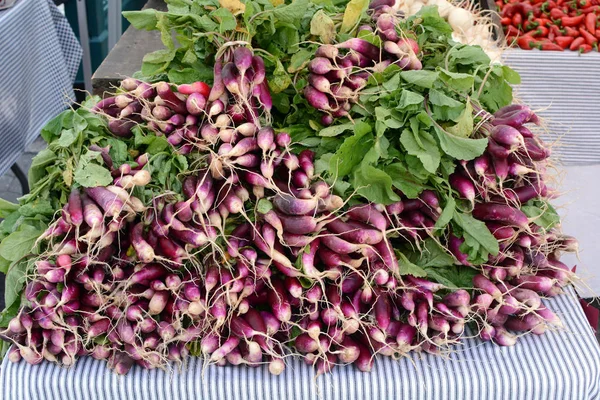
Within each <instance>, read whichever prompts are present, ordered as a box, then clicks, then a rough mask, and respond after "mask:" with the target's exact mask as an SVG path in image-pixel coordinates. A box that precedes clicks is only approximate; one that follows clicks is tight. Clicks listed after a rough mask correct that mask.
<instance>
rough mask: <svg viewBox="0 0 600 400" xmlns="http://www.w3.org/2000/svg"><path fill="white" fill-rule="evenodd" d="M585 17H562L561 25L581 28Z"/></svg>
mask: <svg viewBox="0 0 600 400" xmlns="http://www.w3.org/2000/svg"><path fill="white" fill-rule="evenodd" d="M584 18H585V15H579V16H577V17H562V18H561V20H560V24H561V25H562V26H579V25H581V23H582V22H583V19H584Z"/></svg>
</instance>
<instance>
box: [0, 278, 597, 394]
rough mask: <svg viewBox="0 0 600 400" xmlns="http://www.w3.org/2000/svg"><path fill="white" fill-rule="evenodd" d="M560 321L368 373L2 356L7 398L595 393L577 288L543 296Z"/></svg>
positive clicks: (380, 365) (382, 363)
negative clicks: (114, 367) (122, 369)
mask: <svg viewBox="0 0 600 400" xmlns="http://www.w3.org/2000/svg"><path fill="white" fill-rule="evenodd" d="M548 305H549V306H550V307H551V308H552V309H553V310H554V311H556V312H557V313H558V314H559V315H560V316H561V317H562V319H563V321H564V322H565V324H566V328H565V329H564V330H561V331H554V332H549V333H547V334H545V335H542V336H534V335H530V336H527V337H524V338H522V339H521V340H520V341H519V342H518V343H517V345H516V346H514V347H498V346H495V345H494V344H492V343H481V342H479V341H477V340H474V339H471V340H467V341H466V342H465V343H464V345H463V346H461V347H458V348H456V352H455V353H454V354H453V355H452V356H451V357H450V358H448V359H443V358H440V357H433V356H431V355H424V356H423V357H422V358H420V359H419V358H418V357H415V358H413V359H403V360H400V361H393V360H390V359H388V358H383V357H382V358H378V359H377V361H376V363H375V368H374V370H373V371H372V372H371V373H361V372H358V371H357V370H356V369H355V368H353V367H338V368H335V369H334V370H333V372H332V373H331V374H329V375H325V376H321V377H319V378H317V379H315V377H314V372H313V370H312V369H311V368H310V367H308V366H306V365H305V364H304V363H302V362H299V361H292V360H290V361H289V362H288V367H287V369H286V370H285V372H284V373H283V374H282V375H280V376H271V375H269V373H268V371H267V368H266V367H265V368H249V367H239V366H238V367H215V366H210V367H206V368H203V365H202V360H200V359H192V360H191V362H190V363H189V365H188V367H187V369H185V370H184V371H183V372H164V371H157V370H152V371H146V370H143V369H141V368H138V367H134V369H133V370H132V371H131V372H130V373H129V375H126V376H123V377H120V376H117V375H115V374H113V373H112V372H110V371H108V370H107V369H106V365H105V363H104V362H100V361H96V360H93V359H91V358H83V359H81V360H79V361H78V363H77V364H76V365H75V367H74V368H71V369H64V368H60V367H58V366H56V365H54V364H50V363H42V364H40V365H36V366H31V365H28V364H26V363H25V362H20V363H18V364H13V363H11V362H9V361H7V360H5V361H4V363H3V364H2V367H1V370H0V385H1V387H0V389H1V391H0V398H2V399H4V400H25V399H30V400H58V399H73V400H87V399H90V400H91V399H93V400H112V399H115V400H116V399H122V400H125V399H127V400H134V399H157V400H158V399H161V400H170V399H178V400H179V399H181V400H188V399H189V400H234V399H235V400H263V399H264V400H267V399H268V400H281V399H283V400H308V399H323V400H376V399H377V400H379V399H380V400H391V399H423V400H425V399H427V400H433V399H445V400H450V399H457V400H458V399H461V400H467V399H476V400H485V399H511V400H519V399H522V400H535V399H539V400H567V399H580V400H584V399H586V400H591V399H600V347H599V346H598V342H597V341H596V338H595V336H594V334H593V332H592V330H591V328H590V326H589V324H588V322H587V320H586V319H585V317H584V314H583V311H582V309H581V306H580V305H579V302H578V301H577V299H576V298H575V296H574V293H573V290H572V289H568V291H567V293H566V294H565V295H562V296H560V297H558V298H555V299H552V300H549V301H548Z"/></svg>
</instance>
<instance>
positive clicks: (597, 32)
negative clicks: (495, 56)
mask: <svg viewBox="0 0 600 400" xmlns="http://www.w3.org/2000/svg"><path fill="white" fill-rule="evenodd" d="M496 5H497V6H498V7H499V9H500V16H501V17H502V19H501V23H502V25H503V27H504V33H505V35H506V40H507V43H509V44H510V43H516V44H517V46H519V47H520V48H521V49H524V50H531V49H535V48H537V49H541V50H550V51H562V50H572V51H579V52H581V53H587V52H590V51H592V50H596V51H597V50H598V40H599V39H600V21H599V19H598V16H599V15H600V3H598V2H597V1H596V0H577V1H564V0H558V1H554V0H551V1H541V0H539V1H538V0H533V1H529V0H528V1H508V2H504V1H496Z"/></svg>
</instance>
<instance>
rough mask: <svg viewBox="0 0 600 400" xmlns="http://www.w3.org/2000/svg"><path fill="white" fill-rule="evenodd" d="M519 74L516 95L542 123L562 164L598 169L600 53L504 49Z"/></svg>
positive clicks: (599, 154) (506, 57)
mask: <svg viewBox="0 0 600 400" xmlns="http://www.w3.org/2000/svg"><path fill="white" fill-rule="evenodd" d="M504 63H506V64H507V65H509V66H511V67H512V68H514V69H515V70H516V71H517V72H519V74H521V79H522V82H521V85H520V86H519V87H517V88H516V94H517V96H518V97H519V98H520V99H521V101H522V102H523V103H525V104H528V105H529V106H531V107H532V108H533V109H534V110H539V112H538V113H539V115H540V116H541V117H543V119H544V121H545V122H546V125H547V126H546V128H547V132H546V139H547V140H549V141H555V140H557V139H558V140H560V143H559V145H558V146H556V147H555V148H554V149H553V150H554V152H555V154H557V155H558V156H559V158H560V161H561V162H562V163H563V164H564V165H591V164H600V112H599V107H600V53H598V52H591V53H587V54H579V53H577V52H573V51H563V52H560V51H539V50H530V51H527V50H520V49H509V50H507V51H506V52H505V54H504Z"/></svg>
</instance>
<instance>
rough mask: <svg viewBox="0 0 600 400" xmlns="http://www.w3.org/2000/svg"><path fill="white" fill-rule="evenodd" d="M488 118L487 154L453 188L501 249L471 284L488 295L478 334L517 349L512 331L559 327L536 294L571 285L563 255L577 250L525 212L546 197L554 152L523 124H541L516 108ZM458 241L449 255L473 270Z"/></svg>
mask: <svg viewBox="0 0 600 400" xmlns="http://www.w3.org/2000/svg"><path fill="white" fill-rule="evenodd" d="M486 119H487V122H485V123H484V124H483V128H482V130H483V131H484V132H485V133H486V134H487V135H489V138H488V140H489V142H488V147H487V150H486V152H485V153H484V154H483V155H482V156H480V157H478V158H476V159H475V160H473V161H470V162H468V163H466V162H465V163H462V164H461V166H462V168H461V169H460V170H459V171H458V172H456V173H455V174H454V175H452V176H451V177H450V183H451V185H452V186H453V187H454V189H456V190H457V192H458V193H459V194H460V195H461V196H462V197H463V198H465V199H467V200H469V201H470V202H471V203H472V205H473V216H474V217H475V218H477V219H480V220H482V221H484V222H485V223H486V225H487V227H488V229H489V230H490V232H492V234H493V235H494V237H495V238H496V239H497V240H498V243H499V247H500V254H499V255H498V256H495V257H491V256H490V259H489V260H488V263H487V264H484V265H483V266H482V267H481V272H482V274H481V275H478V276H476V277H475V279H474V286H475V287H477V288H479V289H481V290H482V291H483V292H484V293H482V294H480V295H478V296H476V298H475V299H474V306H475V309H476V310H477V313H478V315H479V316H481V317H482V324H483V325H482V327H481V328H482V329H481V337H482V338H483V339H484V340H490V339H494V340H495V341H497V342H498V343H499V344H512V343H514V341H515V340H516V338H515V337H514V336H513V335H511V334H510V333H508V331H507V329H508V330H516V331H532V332H534V333H543V332H544V330H545V329H546V326H547V325H548V324H550V325H558V326H560V320H559V319H558V318H557V317H556V316H555V315H554V314H553V313H552V311H550V310H549V309H547V308H546V307H545V306H544V305H543V304H542V303H541V300H540V297H539V294H541V295H545V296H554V295H557V294H559V293H560V292H561V288H562V287H564V286H566V285H568V284H570V283H571V282H572V281H573V279H574V274H573V273H572V272H571V271H570V269H569V268H568V267H567V266H566V265H565V264H563V263H561V262H560V261H559V256H560V253H561V252H562V251H571V252H572V251H576V250H577V246H576V242H575V240H574V239H573V238H571V237H568V236H564V235H561V234H559V233H558V232H555V231H554V230H550V231H547V230H546V229H543V227H540V226H538V225H537V224H536V220H535V219H532V220H531V219H529V218H528V217H527V215H525V213H523V211H521V209H520V208H521V206H522V205H524V204H525V203H527V202H528V201H530V200H534V199H544V198H547V196H548V195H549V190H548V189H547V187H546V185H545V183H544V180H543V175H544V173H545V171H546V164H547V159H548V157H549V155H550V149H548V148H547V147H545V146H544V144H543V143H542V142H541V140H540V139H539V138H538V137H537V136H536V135H535V134H534V133H533V132H532V131H531V130H530V129H529V128H528V127H527V126H526V124H527V123H534V124H538V123H539V120H538V118H537V116H536V115H535V113H534V112H533V111H532V110H531V109H530V108H529V107H527V106H523V105H517V104H515V105H511V106H507V107H504V108H502V109H500V110H498V111H497V112H496V113H495V114H494V115H487V118H486ZM461 244H462V240H461V239H459V238H457V237H455V236H454V235H452V234H451V235H450V236H449V240H448V248H449V250H450V251H451V252H452V253H453V255H454V256H455V257H456V259H457V260H458V261H459V262H460V263H461V264H463V265H470V263H469V261H468V259H467V255H466V254H464V253H462V252H461V251H460V245H461ZM494 335H498V337H496V336H494Z"/></svg>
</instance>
